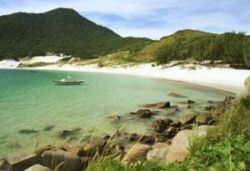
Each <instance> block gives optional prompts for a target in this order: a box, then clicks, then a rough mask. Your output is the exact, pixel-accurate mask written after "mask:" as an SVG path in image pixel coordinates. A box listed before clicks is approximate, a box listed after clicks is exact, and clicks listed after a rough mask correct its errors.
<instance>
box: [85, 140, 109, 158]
mask: <svg viewBox="0 0 250 171" xmlns="http://www.w3.org/2000/svg"><path fill="white" fill-rule="evenodd" d="M105 145H106V141H104V140H102V139H99V140H95V141H93V142H90V143H87V144H85V145H84V146H83V151H84V153H85V155H86V156H88V157H93V156H95V155H96V154H102V153H103V150H104V148H105Z"/></svg>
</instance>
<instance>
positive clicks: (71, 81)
mask: <svg viewBox="0 0 250 171" xmlns="http://www.w3.org/2000/svg"><path fill="white" fill-rule="evenodd" d="M53 82H54V83H56V84H57V85H80V84H82V83H84V80H76V79H72V78H70V77H67V78H63V79H61V80H53Z"/></svg>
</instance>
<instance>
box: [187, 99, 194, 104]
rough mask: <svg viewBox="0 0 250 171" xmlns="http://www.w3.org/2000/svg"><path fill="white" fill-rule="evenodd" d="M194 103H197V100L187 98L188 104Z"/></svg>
mask: <svg viewBox="0 0 250 171" xmlns="http://www.w3.org/2000/svg"><path fill="white" fill-rule="evenodd" d="M194 103H196V102H195V101H193V100H187V104H194Z"/></svg>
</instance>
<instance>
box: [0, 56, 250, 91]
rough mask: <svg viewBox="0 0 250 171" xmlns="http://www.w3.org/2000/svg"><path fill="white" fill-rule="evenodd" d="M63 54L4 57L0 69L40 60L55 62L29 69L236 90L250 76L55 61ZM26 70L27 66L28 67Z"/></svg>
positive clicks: (224, 69)
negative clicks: (117, 76) (182, 82)
mask: <svg viewBox="0 0 250 171" xmlns="http://www.w3.org/2000/svg"><path fill="white" fill-rule="evenodd" d="M60 59H62V57H58V56H45V57H40V56H39V57H33V58H31V59H26V60H23V61H19V62H16V61H13V60H3V61H0V68H2V69H3V68H17V67H18V65H19V64H20V63H24V64H32V63H37V62H43V63H48V64H51V63H54V64H53V65H47V66H42V67H35V68H34V67H33V68H28V69H39V70H63V71H82V72H100V73H110V74H125V75H134V76H143V77H152V78H160V79H168V80H174V81H184V82H188V83H193V84H198V85H202V86H207V87H212V88H217V89H222V90H225V91H230V92H233V93H240V92H241V91H243V90H244V81H245V79H246V78H247V76H250V70H243V69H233V68H229V67H208V66H201V65H178V66H173V67H164V66H152V64H140V65H135V66H130V67H124V66H112V67H102V68H100V67H98V66H97V65H96V64H92V65H70V64H64V65H62V64H56V62H58V61H59V60H60ZM25 69H27V68H25Z"/></svg>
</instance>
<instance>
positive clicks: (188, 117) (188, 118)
mask: <svg viewBox="0 0 250 171" xmlns="http://www.w3.org/2000/svg"><path fill="white" fill-rule="evenodd" d="M194 119H195V114H182V115H181V116H180V119H179V121H180V122H181V123H182V124H190V123H193V121H194Z"/></svg>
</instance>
